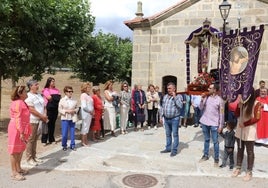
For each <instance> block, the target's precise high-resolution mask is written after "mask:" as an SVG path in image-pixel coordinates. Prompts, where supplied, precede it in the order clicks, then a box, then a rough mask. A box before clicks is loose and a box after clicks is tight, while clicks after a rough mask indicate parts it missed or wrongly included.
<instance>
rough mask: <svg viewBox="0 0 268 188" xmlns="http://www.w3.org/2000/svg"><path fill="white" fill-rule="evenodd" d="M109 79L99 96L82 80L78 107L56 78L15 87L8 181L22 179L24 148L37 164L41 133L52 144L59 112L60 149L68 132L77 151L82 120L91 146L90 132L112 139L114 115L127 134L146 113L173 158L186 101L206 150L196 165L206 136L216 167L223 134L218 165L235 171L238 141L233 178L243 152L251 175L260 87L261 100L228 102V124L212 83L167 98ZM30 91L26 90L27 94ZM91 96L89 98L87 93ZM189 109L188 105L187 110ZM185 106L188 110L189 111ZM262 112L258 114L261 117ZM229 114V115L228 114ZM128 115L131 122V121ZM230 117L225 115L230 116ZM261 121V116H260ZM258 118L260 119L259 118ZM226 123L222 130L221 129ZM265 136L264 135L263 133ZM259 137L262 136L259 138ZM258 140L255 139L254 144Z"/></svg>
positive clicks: (261, 106) (84, 141)
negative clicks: (130, 123) (160, 126)
mask: <svg viewBox="0 0 268 188" xmlns="http://www.w3.org/2000/svg"><path fill="white" fill-rule="evenodd" d="M113 84H114V83H113V81H111V80H109V81H107V82H106V83H105V85H104V93H103V97H102V95H101V90H100V88H99V87H98V86H93V87H92V86H91V84H90V83H88V82H86V83H83V84H82V85H81V95H80V105H79V101H78V100H76V99H74V97H73V96H72V95H73V92H74V90H73V88H72V86H65V87H64V88H63V93H64V96H62V95H61V93H60V90H59V89H57V88H56V87H55V79H54V78H52V77H50V78H48V79H47V83H46V85H45V87H44V88H43V89H42V91H41V92H39V83H38V81H36V80H33V79H31V80H29V81H28V82H27V87H28V88H27V87H26V86H17V87H15V89H14V90H13V92H12V95H11V100H12V102H11V105H10V123H9V126H8V152H9V154H10V161H11V169H12V178H13V179H14V180H24V179H25V176H24V175H26V174H27V173H28V171H27V170H24V169H22V168H21V159H22V154H23V152H24V150H26V160H27V162H28V164H30V165H33V166H35V165H38V163H41V162H42V160H40V159H38V158H37V156H36V147H37V140H38V137H39V136H40V134H41V142H42V143H43V145H44V146H45V145H48V144H52V143H54V142H56V141H55V137H54V131H55V122H56V119H57V117H58V114H59V116H60V119H61V134H62V140H61V145H62V149H63V151H66V150H67V149H68V145H67V142H68V133H69V132H70V145H69V148H70V149H71V150H73V151H75V150H76V144H75V127H76V123H77V121H78V119H79V114H80V116H81V117H80V118H81V120H82V125H81V130H80V133H81V145H82V146H84V147H87V146H89V142H88V134H90V136H91V138H92V140H97V139H103V137H104V130H110V131H111V136H114V137H116V136H117V135H116V133H115V129H116V115H117V114H118V113H119V114H120V132H121V134H123V135H124V134H127V133H128V132H127V124H128V121H130V120H133V123H134V130H135V131H137V130H138V123H140V130H141V131H144V127H143V125H144V122H145V121H146V120H145V119H146V118H145V112H147V124H148V129H149V128H152V127H154V128H155V129H157V124H158V122H160V123H161V124H163V125H164V128H165V134H166V146H165V149H164V150H162V151H161V153H170V156H171V157H174V156H176V155H177V153H178V147H179V131H178V130H179V126H180V124H181V123H182V124H183V125H185V123H184V121H183V122H181V121H180V119H181V117H185V114H186V112H185V110H183V109H184V105H185V101H188V102H189V101H191V105H192V106H193V109H194V121H195V122H194V126H195V127H198V126H199V124H200V127H201V128H202V132H203V135H204V150H203V155H202V157H201V159H200V162H202V161H207V160H208V159H209V145H210V137H212V141H213V146H214V165H215V166H219V165H218V163H219V139H218V135H219V133H220V135H222V137H223V138H224V139H225V148H224V156H223V161H222V164H221V165H220V167H222V168H223V167H225V166H226V164H227V158H229V159H230V169H233V167H234V159H233V158H234V144H235V141H236V143H237V151H238V152H237V164H236V168H235V170H234V172H233V176H234V177H236V176H238V175H239V174H240V173H241V166H242V161H243V157H244V149H245V147H246V149H247V161H248V165H247V173H246V176H245V177H244V180H246V181H248V180H250V179H251V177H252V168H253V164H254V145H255V140H256V138H255V135H256V133H258V136H259V137H258V138H259V139H258V141H259V142H261V143H262V144H267V138H266V135H267V133H266V132H265V130H260V129H263V128H258V127H257V123H262V124H265V119H263V117H264V116H265V115H263V114H264V113H266V112H267V111H268V110H267V108H268V107H267V105H268V102H266V101H268V98H267V89H266V88H265V87H263V88H260V92H259V93H260V96H259V97H257V98H256V97H255V92H254V90H253V92H252V93H251V95H250V98H249V99H248V101H247V102H245V103H242V102H241V100H240V99H239V98H238V99H237V101H235V102H234V103H230V104H229V106H228V107H230V108H229V109H230V110H229V111H228V113H229V112H230V117H232V118H231V119H229V120H228V121H227V122H226V121H225V118H224V106H225V105H224V101H223V100H222V99H221V97H220V96H219V86H218V84H211V85H210V86H209V89H208V94H204V95H200V96H191V98H189V97H187V96H183V95H182V94H177V92H176V85H175V84H174V83H168V84H167V94H165V95H164V96H163V95H162V93H161V92H159V91H158V89H159V88H158V87H157V86H154V85H152V84H150V85H149V86H148V89H147V91H146V92H145V91H143V90H142V86H141V85H135V86H134V88H133V89H132V90H131V88H129V84H128V83H127V82H123V83H122V85H121V91H120V92H116V91H114V90H113ZM27 91H28V92H27ZM91 92H92V94H91ZM188 108H189V107H188ZM188 108H187V109H188ZM260 110H261V114H260ZM231 115H232V116H231ZM130 117H132V118H130ZM228 117H229V114H228ZM261 117H262V118H261ZM260 119H261V120H260ZM225 123H226V124H227V127H226V130H225V131H223V128H224V125H225ZM264 132H265V133H264ZM262 133H263V134H262ZM256 142H257V141H256Z"/></svg>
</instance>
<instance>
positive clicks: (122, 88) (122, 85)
mask: <svg viewBox="0 0 268 188" xmlns="http://www.w3.org/2000/svg"><path fill="white" fill-rule="evenodd" d="M124 85H127V86H128V83H127V81H124V82H123V83H122V84H121V91H123V90H124Z"/></svg>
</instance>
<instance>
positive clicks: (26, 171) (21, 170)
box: [19, 169, 29, 176]
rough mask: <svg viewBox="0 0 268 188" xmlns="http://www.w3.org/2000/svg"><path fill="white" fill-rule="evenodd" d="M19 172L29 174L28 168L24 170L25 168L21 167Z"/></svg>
mask: <svg viewBox="0 0 268 188" xmlns="http://www.w3.org/2000/svg"><path fill="white" fill-rule="evenodd" d="M19 173H20V174H21V175H23V176H24V175H26V174H29V171H28V170H24V169H20V171H19Z"/></svg>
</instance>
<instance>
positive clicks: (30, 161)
mask: <svg viewBox="0 0 268 188" xmlns="http://www.w3.org/2000/svg"><path fill="white" fill-rule="evenodd" d="M27 164H28V165H31V166H38V163H37V162H35V161H34V160H33V159H31V160H29V161H27Z"/></svg>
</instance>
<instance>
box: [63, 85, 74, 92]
mask: <svg viewBox="0 0 268 188" xmlns="http://www.w3.org/2000/svg"><path fill="white" fill-rule="evenodd" d="M69 89H71V90H73V88H72V86H65V87H64V88H63V92H64V93H66V92H67V91H68V90H69Z"/></svg>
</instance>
